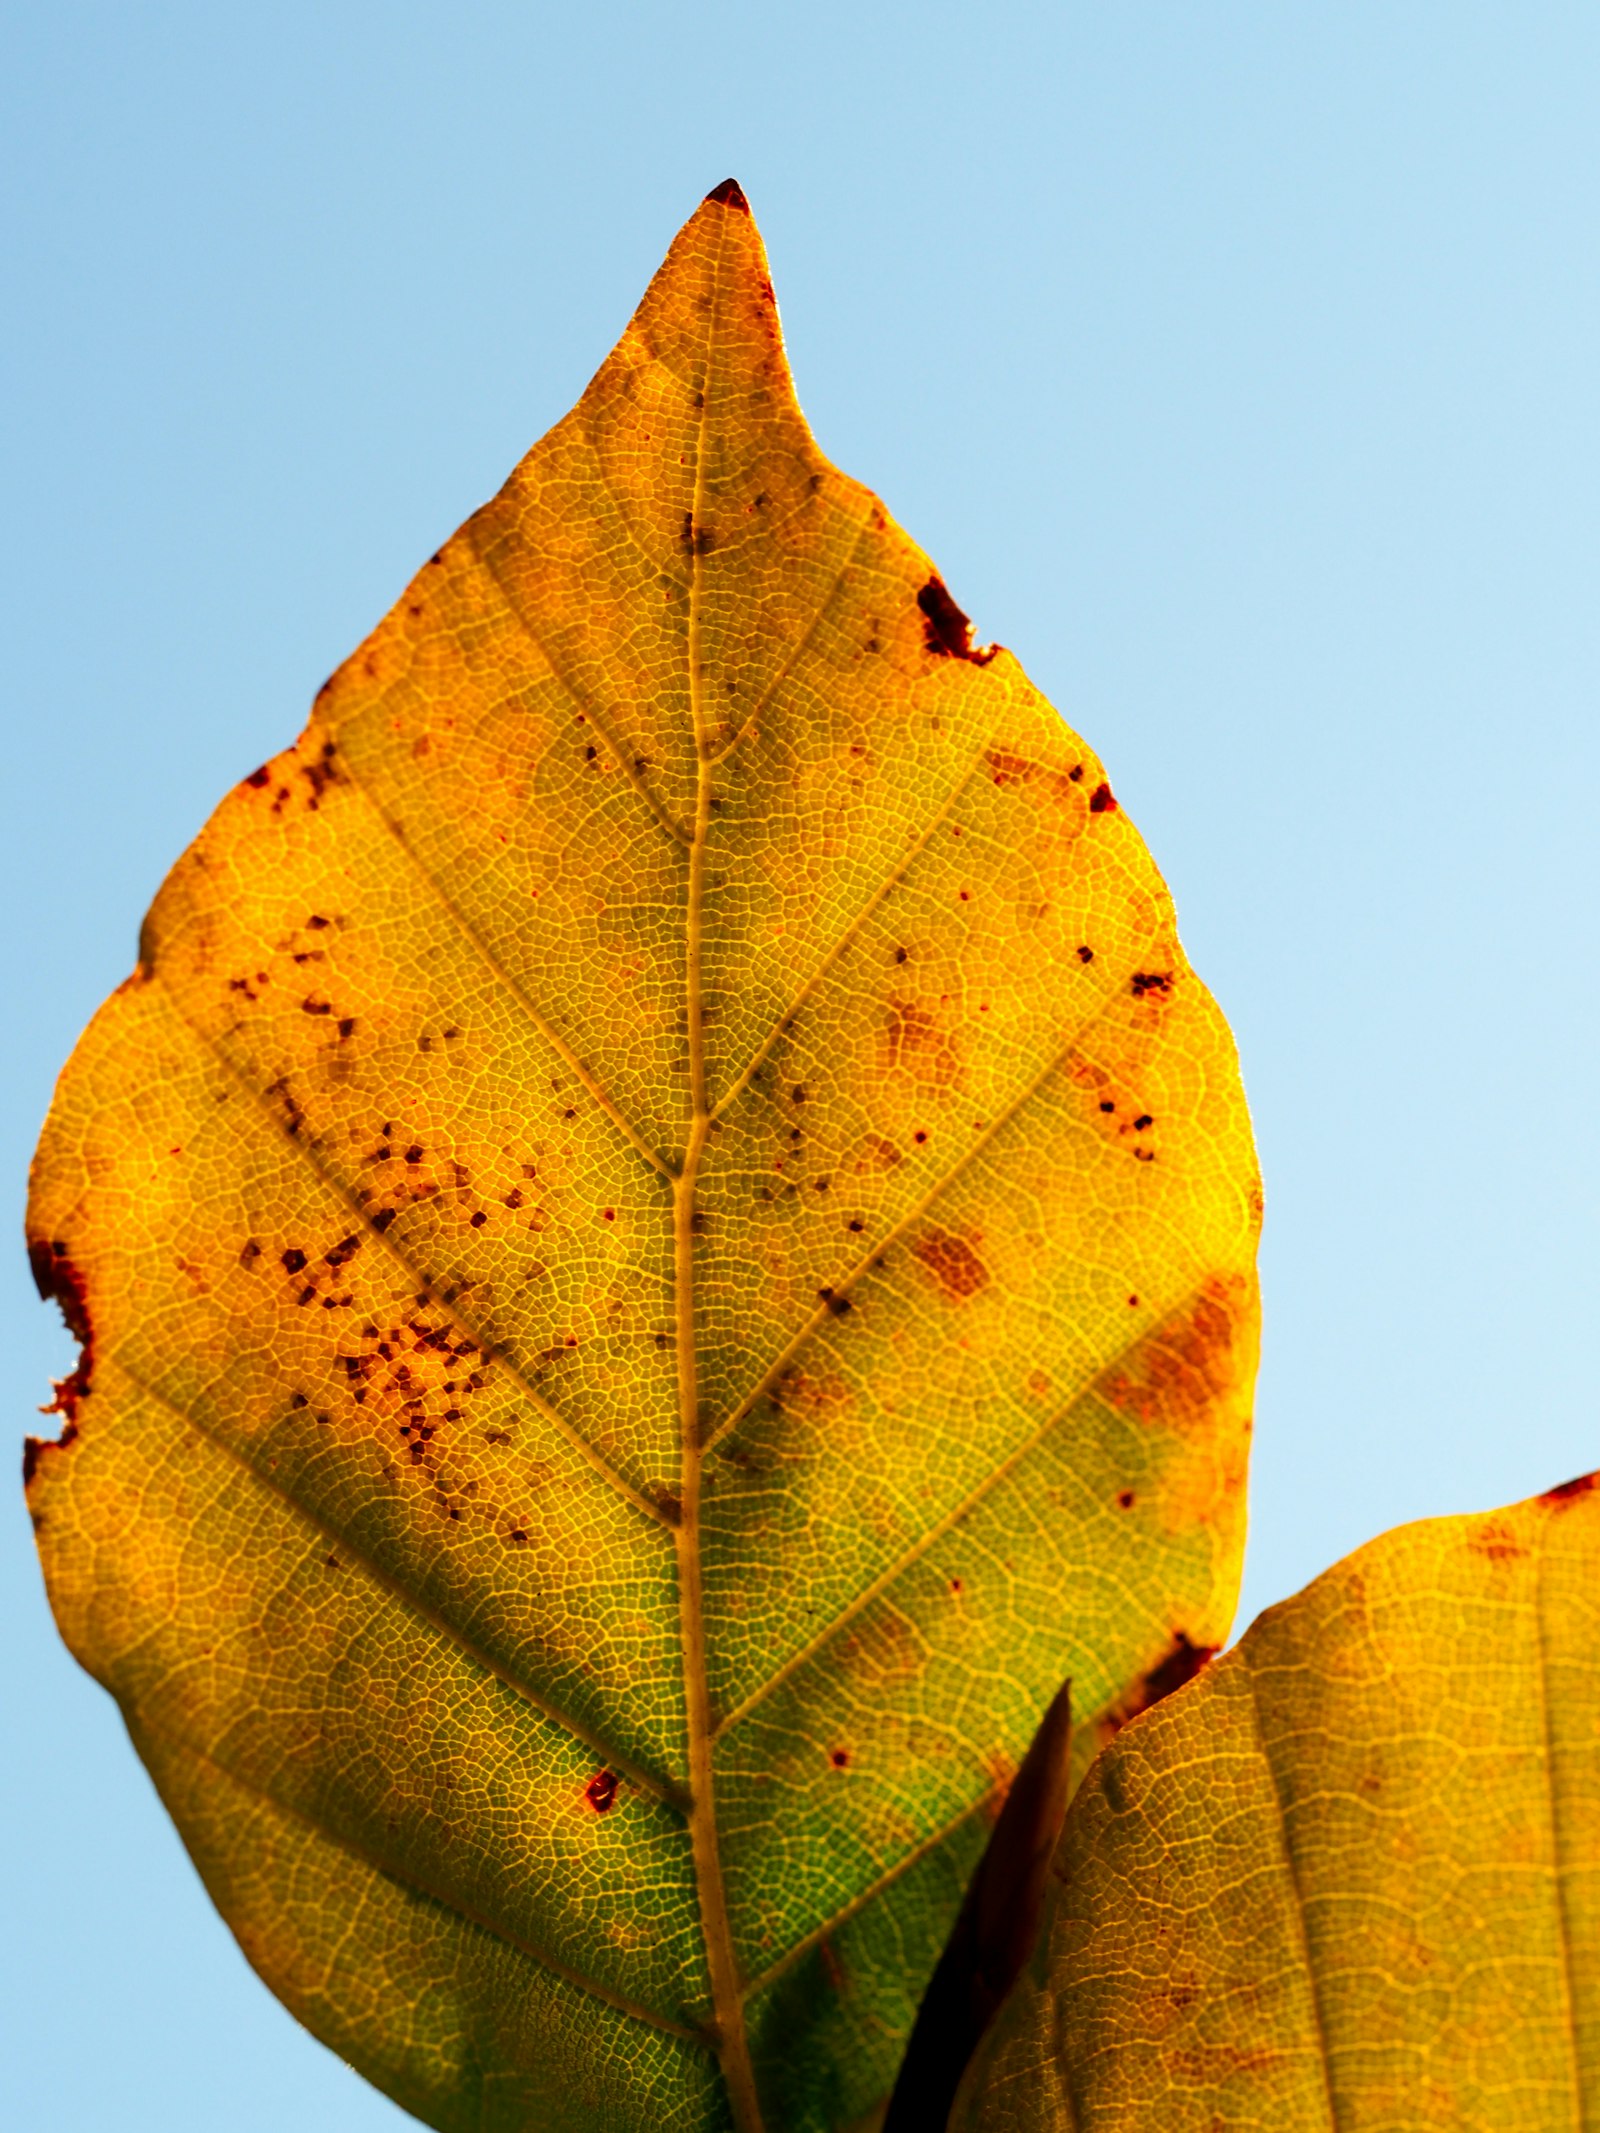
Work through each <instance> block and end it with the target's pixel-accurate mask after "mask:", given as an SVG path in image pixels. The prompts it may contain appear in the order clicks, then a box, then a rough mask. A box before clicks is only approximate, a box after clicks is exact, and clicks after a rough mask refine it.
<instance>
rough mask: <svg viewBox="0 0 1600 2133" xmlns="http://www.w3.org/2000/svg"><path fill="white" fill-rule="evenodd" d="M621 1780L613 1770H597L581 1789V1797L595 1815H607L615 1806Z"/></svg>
mask: <svg viewBox="0 0 1600 2133" xmlns="http://www.w3.org/2000/svg"><path fill="white" fill-rule="evenodd" d="M621 1782H622V1781H621V1779H620V1778H619V1777H618V1776H617V1773H616V1772H615V1771H614V1770H597V1771H596V1772H595V1774H594V1776H593V1777H592V1778H590V1780H589V1782H588V1784H587V1785H585V1786H584V1788H583V1797H584V1799H585V1800H586V1801H587V1803H588V1804H589V1806H590V1807H592V1808H593V1809H594V1811H595V1813H596V1814H597V1815H608V1814H610V1812H611V1810H612V1808H613V1807H615V1805H616V1804H617V1787H618V1785H619V1784H620V1783H621Z"/></svg>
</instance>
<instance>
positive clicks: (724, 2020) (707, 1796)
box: [672, 216, 762, 2133]
mask: <svg viewBox="0 0 1600 2133" xmlns="http://www.w3.org/2000/svg"><path fill="white" fill-rule="evenodd" d="M726 232H727V218H726V216H724V217H723V218H721V219H720V220H719V223H718V235H717V253H716V266H715V269H714V270H713V272H714V278H713V287H712V305H711V314H710V315H711V330H710V333H709V335H708V338H707V343H706V363H705V375H704V376H703V378H702V380H701V386H700V424H699V437H698V441H697V445H696V450H695V464H694V483H693V489H692V493H691V505H690V516H689V528H690V542H689V547H690V564H689V569H690V577H689V616H688V646H687V656H688V662H689V710H690V719H691V724H692V730H693V739H694V758H695V819H694V836H693V840H692V842H691V844H690V849H689V881H688V889H687V900H686V911H685V943H684V992H685V1006H686V1009H687V1013H688V1044H689V1103H690V1113H691V1120H690V1129H689V1143H688V1147H687V1149H686V1150H685V1153H684V1159H683V1167H682V1170H681V1172H680V1174H679V1176H678V1178H677V1181H676V1183H675V1184H674V1186H673V1194H672V1199H673V1208H672V1213H673V1272H674V1279H675V1294H674V1302H675V1305H676V1330H677V1360H678V1427H679V1439H680V1447H681V1449H680V1455H679V1456H680V1461H681V1466H680V1478H679V1487H680V1491H681V1499H682V1508H681V1511H680V1515H679V1520H678V1527H677V1534H676V1540H677V1548H678V1594H679V1610H680V1615H679V1619H680V1623H681V1630H682V1636H683V1682H684V1704H685V1713H686V1721H687V1731H688V1752H689V1798H690V1807H689V1841H690V1847H691V1851H692V1854H693V1858H694V1871H695V1885H696V1889H697V1891H698V1895H699V1901H700V1927H701V1934H702V1937H703V1940H704V1944H705V1953H706V1970H707V1973H708V1975H709V1979H710V1984H711V1998H712V2007H713V2011H714V2016H715V2023H716V2033H717V2050H718V2057H719V2060H720V2062H721V2067H722V2075H723V2080H724V2082H725V2083H726V2085H727V2091H728V2103H729V2108H730V2110H731V2112H732V2115H733V2121H734V2126H735V2128H736V2133H762V2118H761V2100H760V2096H759V2094H758V2092H757V2089H756V2080H755V2070H754V2068H753V2066H752V2065H751V2061H750V2047H749V2042H748V2039H747V2038H746V2035H745V2027H744V1999H743V1995H742V1993H741V1991H740V1985H739V1970H738V1962H737V1959H736V1957H735V1955H734V1949H733V1934H732V1929H731V1927H730V1924H729V1919H728V1899H727V1892H726V1890H725V1888H724V1886H723V1880H722V1860H721V1854H720V1851H719V1848H718V1842H717V1811H716V1795H715V1790H714V1775H713V1770H712V1759H711V1747H712V1733H713V1729H712V1720H711V1694H710V1685H709V1682H708V1679H707V1672H706V1642H705V1597H704V1589H703V1581H702V1565H701V1559H700V1483H701V1469H702V1462H703V1459H704V1456H705V1454H704V1449H703V1447H702V1444H701V1441H700V1420H699V1409H700V1398H699V1379H698V1368H697V1362H698V1358H697V1355H696V1349H695V1312H694V1206H695V1191H696V1187H697V1185H698V1182H699V1174H700V1162H701V1158H702V1156H703V1154H704V1152H705V1144H706V1135H707V1132H708V1130H709V1127H710V1116H709V1112H708V1109H707V1104H706V1064H705V1034H704V1030H703V1027H702V1018H703V1008H704V997H703V985H702V972H701V962H702V946H703V941H702V934H703V928H704V923H705V864H706V841H707V832H708V829H709V826H710V821H711V771H712V765H711V763H710V761H709V759H708V750H707V736H706V733H705V714H704V707H703V704H702V696H701V673H700V662H701V641H700V634H701V633H700V622H701V609H702V606H703V592H704V587H703V572H704V559H703V557H702V555H701V546H702V544H701V542H700V541H699V540H698V539H697V538H696V537H695V536H696V534H697V532H698V529H699V528H700V526H701V524H702V518H703V512H704V507H705V494H706V480H705V460H706V434H705V433H706V414H707V409H708V407H709V404H710V399H711V393H712V383H713V381H712V375H711V371H712V349H713V347H714V345H715V338H716V334H717V330H718V327H719V324H720V313H719V310H718V306H717V298H718V295H719V293H720V288H719V284H720V278H721V276H720V270H721V264H722V255H723V250H724V247H725V245H726V241H727V240H726Z"/></svg>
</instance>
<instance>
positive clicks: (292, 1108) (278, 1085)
mask: <svg viewBox="0 0 1600 2133" xmlns="http://www.w3.org/2000/svg"><path fill="white" fill-rule="evenodd" d="M262 1093H263V1094H264V1095H265V1096H266V1097H267V1098H268V1099H269V1100H270V1099H272V1098H274V1097H276V1099H277V1101H278V1103H279V1104H280V1105H281V1106H282V1108H283V1130H284V1132H285V1133H287V1134H288V1136H289V1138H290V1140H297V1139H298V1138H299V1135H300V1130H301V1128H302V1127H303V1126H304V1124H305V1122H306V1107H305V1105H304V1104H303V1103H301V1101H300V1099H299V1097H298V1096H296V1095H295V1094H294V1092H293V1090H292V1089H291V1088H290V1087H289V1077H288V1075H287V1074H280V1075H279V1076H278V1079H277V1080H276V1081H274V1082H269V1083H268V1085H267V1087H266V1089H265V1090H264V1091H263V1092H262Z"/></svg>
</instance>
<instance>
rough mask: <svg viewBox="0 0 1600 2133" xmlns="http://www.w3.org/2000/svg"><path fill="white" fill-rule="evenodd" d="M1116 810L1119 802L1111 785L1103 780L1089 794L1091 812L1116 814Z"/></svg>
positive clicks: (1095, 813) (1093, 813)
mask: <svg viewBox="0 0 1600 2133" xmlns="http://www.w3.org/2000/svg"><path fill="white" fill-rule="evenodd" d="M1116 811H1117V803H1116V799H1115V797H1114V796H1113V794H1112V791H1111V787H1110V786H1109V785H1107V784H1105V783H1104V782H1103V781H1102V782H1101V783H1100V784H1099V785H1097V786H1096V787H1095V789H1094V791H1093V792H1092V793H1091V794H1090V795H1089V812H1090V814H1091V815H1108V814H1113V815H1114V814H1115V813H1116Z"/></svg>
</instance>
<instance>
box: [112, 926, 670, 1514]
mask: <svg viewBox="0 0 1600 2133" xmlns="http://www.w3.org/2000/svg"><path fill="white" fill-rule="evenodd" d="M151 974H152V975H153V976H154V977H155V978H156V979H157V981H158V982H159V983H160V984H161V986H162V988H163V990H164V991H165V992H166V994H167V997H168V999H169V1000H170V1001H171V1002H172V1009H173V1013H174V1014H175V1015H176V1016H177V1018H178V1021H179V1022H180V1023H181V1024H182V1026H183V1027H184V1028H185V1029H186V1030H187V1031H188V1032H189V1034H190V1036H192V1037H193V1038H194V1039H195V1041H196V1043H197V1044H200V1045H202V1046H203V1047H204V1048H205V1050H206V1051H208V1052H209V1053H210V1054H211V1056H212V1057H213V1058H214V1059H215V1060H216V1061H217V1062H218V1064H219V1065H220V1066H221V1067H222V1069H223V1070H224V1072H225V1073H227V1074H228V1075H229V1076H230V1077H231V1078H232V1079H233V1080H234V1081H235V1082H236V1083H237V1084H238V1086H239V1087H240V1088H241V1089H243V1090H244V1092H245V1094H246V1095H247V1096H248V1097H249V1098H250V1100H251V1101H252V1103H254V1104H255V1106H256V1108H257V1109H258V1111H259V1112H260V1113H261V1115H262V1116H263V1117H264V1118H265V1119H267V1120H268V1121H269V1123H271V1124H274V1125H276V1124H277V1123H278V1121H277V1119H276V1117H275V1115H274V1114H273V1112H272V1111H271V1110H270V1109H269V1107H268V1105H267V1102H266V1098H265V1097H264V1095H263V1094H262V1092H261V1090H259V1089H258V1088H257V1087H256V1085H255V1083H254V1082H253V1081H251V1080H250V1079H249V1077H248V1076H247V1075H246V1074H245V1073H244V1072H243V1070H242V1069H241V1068H240V1067H239V1066H237V1065H236V1064H235V1062H234V1061H233V1060H232V1059H231V1058H230V1057H229V1056H228V1053H227V1050H226V1048H225V1047H224V1046H223V1045H222V1044H220V1043H219V1042H218V1041H217V1039H216V1038H215V1037H213V1036H211V1035H210V1034H209V1032H208V1031H206V1030H203V1029H201V1028H200V1026H199V1025H198V1024H197V1023H195V1022H192V1021H191V1020H190V1019H189V1017H188V1016H187V1015H186V1014H185V1013H184V1011H183V1004H182V1002H181V1000H180V999H179V997H178V993H177V989H176V988H175V987H174V986H173V985H171V984H170V983H168V981H167V979H166V978H165V977H164V976H163V974H162V971H161V968H160V965H159V963H158V964H157V965H156V966H155V967H154V969H153V971H152V972H151ZM284 1138H285V1139H286V1140H287V1141H288V1143H289V1145H290V1147H291V1148H294V1149H296V1150H298V1152H299V1154H300V1156H301V1158H302V1160H303V1161H304V1162H305V1164H306V1165H307V1167H308V1168H309V1169H310V1170H312V1171H313V1172H314V1173H315V1175H316V1176H317V1177H318V1178H319V1179H320V1180H321V1181H322V1183H323V1185H324V1186H325V1187H326V1188H327V1190H328V1191H329V1192H330V1193H331V1194H332V1195H333V1196H334V1198H335V1199H337V1200H338V1201H339V1202H340V1204H341V1205H342V1206H343V1207H345V1208H346V1209H347V1210H348V1211H349V1213H350V1215H351V1216H352V1217H353V1218H354V1219H355V1220H356V1221H357V1222H359V1223H360V1224H361V1225H362V1227H363V1229H364V1230H365V1231H366V1233H367V1235H368V1236H369V1237H373V1238H375V1239H376V1240H377V1242H378V1243H379V1245H380V1246H381V1247H382V1248H383V1250H384V1251H385V1252H386V1253H387V1254H388V1256H389V1257H390V1258H391V1259H392V1260H393V1261H394V1263H395V1265H396V1266H398V1267H399V1268H400V1270H401V1272H402V1273H403V1274H404V1275H405V1276H406V1278H407V1280H408V1281H410V1282H411V1283H412V1284H413V1285H414V1287H415V1288H416V1289H417V1290H418V1291H419V1292H420V1293H421V1294H423V1295H425V1296H426V1298H427V1300H428V1302H429V1303H430V1304H431V1305H432V1307H433V1309H434V1310H436V1311H438V1312H440V1313H441V1314H442V1315H443V1316H444V1317H445V1318H447V1319H448V1320H449V1321H450V1323H451V1324H452V1325H453V1326H455V1327H456V1328H457V1330H458V1331H459V1332H461V1333H463V1334H465V1335H466V1337H467V1339H468V1340H470V1341H471V1342H472V1343H473V1345H474V1346H475V1347H477V1348H479V1349H481V1350H482V1352H483V1353H484V1354H485V1355H488V1356H492V1357H493V1358H494V1360H495V1361H496V1362H497V1363H499V1365H500V1367H501V1368H502V1369H503V1370H504V1371H505V1373H506V1375H507V1377H508V1378H509V1379H510V1380H511V1382H512V1384H513V1385H515V1387H516V1388H517V1391H518V1392H519V1393H520V1394H521V1395H522V1397H523V1398H524V1399H525V1400H526V1401H527V1402H528V1404H529V1406H530V1407H532V1408H533V1409H534V1410H535V1411H536V1412H537V1413H538V1414H540V1415H542V1416H543V1417H544V1419H545V1420H546V1421H547V1422H548V1423H549V1424H550V1426H551V1428H552V1429H554V1430H555V1431H556V1432H557V1433H558V1434H559V1435H560V1436H561V1437H563V1438H564V1439H565V1440H566V1442H567V1443H568V1444H570V1445H571V1446H572V1449H573V1450H574V1451H575V1452H576V1453H577V1454H578V1455H579V1457H580V1458H581V1459H583V1460H584V1461H585V1463H586V1464H587V1465H589V1466H590V1467H592V1468H593V1469H594V1471H595V1473H597V1474H598V1475H599V1476H600V1478H601V1480H602V1481H604V1482H605V1483H606V1484H607V1485H608V1486H609V1487H610V1488H612V1489H613V1490H615V1492H616V1493H617V1495H619V1496H621V1497H622V1498H623V1499H624V1501H626V1502H627V1503H630V1504H632V1506H633V1507H634V1509H635V1510H636V1511H641V1512H643V1514H644V1515H645V1517H646V1518H648V1519H649V1520H650V1522H651V1523H652V1525H655V1526H659V1527H661V1528H663V1529H665V1528H668V1527H669V1526H670V1523H671V1521H670V1520H669V1519H668V1517H667V1515H666V1513H665V1512H663V1510H662V1509H661V1507H660V1505H659V1504H656V1503H652V1502H651V1500H650V1498H649V1497H648V1496H646V1495H644V1494H643V1493H642V1492H641V1491H640V1490H638V1489H636V1488H635V1487H634V1486H633V1484H632V1482H630V1481H628V1480H626V1479H625V1478H624V1477H623V1476H622V1475H621V1474H619V1473H618V1472H617V1470H616V1468H615V1467H613V1466H612V1465H611V1463H610V1462H609V1460H607V1459H606V1458H605V1457H604V1456H603V1455H602V1454H601V1453H600V1452H598V1451H596V1450H595V1448H594V1446H593V1445H592V1444H591V1443H590V1442H589V1440H588V1438H587V1437H585V1436H584V1435H583V1434H582V1433H581V1432H580V1431H579V1430H576V1429H574V1428H573V1426H572V1424H571V1423H570V1422H568V1421H567V1420H566V1418H565V1416H563V1415H562V1414H560V1413H559V1412H558V1410H557V1409H555V1408H554V1407H552V1406H551V1405H550V1402H549V1401H548V1400H547V1399H546V1398H545V1397H544V1395H543V1394H542V1393H541V1392H539V1391H538V1389H537V1388H536V1387H535V1386H534V1385H533V1384H531V1383H530V1381H529V1380H528V1378H527V1377H526V1376H525V1375H524V1374H523V1372H522V1371H521V1370H520V1369H519V1368H518V1366H517V1364H516V1363H515V1362H513V1361H512V1359H511V1357H510V1356H509V1355H507V1354H506V1353H505V1351H504V1350H503V1349H501V1348H496V1347H493V1346H491V1344H490V1343H489V1342H488V1341H486V1340H485V1339H484V1336H483V1334H482V1333H481V1332H480V1331H479V1329H478V1328H477V1327H476V1326H474V1325H473V1323H472V1321H471V1320H470V1319H469V1318H468V1317H467V1316H466V1314H465V1313H464V1312H463V1311H462V1310H461V1309H460V1308H459V1306H458V1305H456V1304H454V1303H449V1302H447V1301H446V1300H445V1298H444V1296H443V1295H442V1294H441V1292H440V1289H439V1287H438V1284H437V1283H436V1282H435V1281H434V1279H433V1277H432V1276H431V1275H429V1274H427V1273H425V1272H424V1271H423V1269H422V1268H421V1267H419V1266H418V1265H417V1264H416V1263H415V1261H413V1260H412V1259H410V1258H409V1257H408V1256H407V1254H406V1253H405V1252H404V1251H402V1250H401V1248H400V1246H399V1244H398V1243H397V1241H396V1240H395V1238H394V1235H393V1233H392V1231H390V1230H382V1229H379V1228H378V1226H377V1225H376V1223H375V1222H374V1221H373V1219H372V1217H371V1215H370V1214H369V1213H368V1211H367V1209H366V1208H365V1207H364V1206H363V1205H362V1203H361V1202H360V1201H359V1200H358V1199H357V1198H356V1197H355V1195H354V1193H353V1192H351V1191H350V1189H349V1187H348V1186H346V1185H345V1184H344V1182H343V1181H342V1180H341V1179H340V1178H338V1177H337V1176H336V1175H335V1174H334V1173H333V1171H331V1170H330V1169H329V1168H328V1167H327V1165H326V1164H324V1163H323V1162H322V1161H321V1160H320V1158H319V1157H318V1155H317V1153H316V1151H315V1149H314V1148H313V1147H312V1146H311V1145H310V1143H309V1142H308V1141H306V1140H304V1139H302V1138H301V1136H300V1135H299V1134H285V1136H284Z"/></svg>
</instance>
